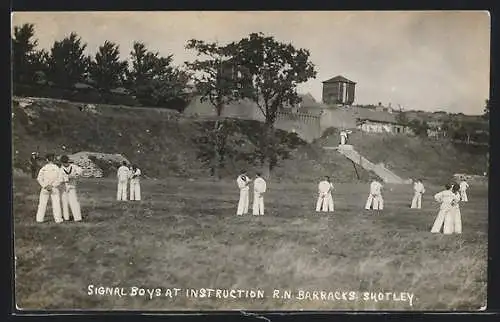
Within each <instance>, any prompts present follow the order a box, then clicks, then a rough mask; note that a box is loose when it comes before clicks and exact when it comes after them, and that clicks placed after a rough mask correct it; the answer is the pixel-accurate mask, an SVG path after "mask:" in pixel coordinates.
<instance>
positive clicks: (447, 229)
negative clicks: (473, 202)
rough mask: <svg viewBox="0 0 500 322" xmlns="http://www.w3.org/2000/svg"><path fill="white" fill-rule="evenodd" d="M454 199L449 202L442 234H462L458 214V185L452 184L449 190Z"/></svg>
mask: <svg viewBox="0 0 500 322" xmlns="http://www.w3.org/2000/svg"><path fill="white" fill-rule="evenodd" d="M451 192H452V193H453V194H454V198H453V199H452V200H451V207H450V209H449V210H448V212H447V213H446V214H445V217H444V228H443V234H445V235H450V234H453V233H455V234H461V233H462V215H461V214H460V199H461V196H460V185H458V184H454V185H453V187H452V188H451Z"/></svg>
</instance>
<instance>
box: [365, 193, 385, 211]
mask: <svg viewBox="0 0 500 322" xmlns="http://www.w3.org/2000/svg"><path fill="white" fill-rule="evenodd" d="M372 207H373V209H374V210H383V209H384V198H382V195H372V194H370V195H369V196H368V199H367V200H366V204H365V209H366V210H370V208H372Z"/></svg>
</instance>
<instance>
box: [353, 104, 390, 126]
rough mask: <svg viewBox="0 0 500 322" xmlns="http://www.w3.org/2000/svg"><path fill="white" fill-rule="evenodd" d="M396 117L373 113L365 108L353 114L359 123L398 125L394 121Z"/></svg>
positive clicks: (388, 114)
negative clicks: (370, 122)
mask: <svg viewBox="0 0 500 322" xmlns="http://www.w3.org/2000/svg"><path fill="white" fill-rule="evenodd" d="M396 115H397V114H392V113H388V112H381V111H375V110H372V109H367V108H358V109H356V111H355V112H354V117H355V118H356V119H358V120H360V121H372V122H378V123H391V124H399V122H398V121H397V120H396Z"/></svg>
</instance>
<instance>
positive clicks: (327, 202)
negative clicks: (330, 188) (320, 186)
mask: <svg viewBox="0 0 500 322" xmlns="http://www.w3.org/2000/svg"><path fill="white" fill-rule="evenodd" d="M333 210H334V206H333V197H332V194H330V193H328V194H326V195H325V196H321V195H320V196H319V197H318V201H317V202H316V211H317V212H319V211H322V212H333Z"/></svg>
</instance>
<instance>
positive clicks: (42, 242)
mask: <svg viewBox="0 0 500 322" xmlns="http://www.w3.org/2000/svg"><path fill="white" fill-rule="evenodd" d="M234 188H235V183H234V182H220V183H214V182H208V181H206V182H201V181H186V180H183V179H176V178H172V179H168V180H163V181H144V182H143V184H142V190H143V194H144V200H143V201H142V202H140V203H118V202H117V201H115V200H114V199H115V182H114V181H113V180H109V179H89V180H86V181H84V182H82V183H81V189H80V195H79V197H80V200H81V205H82V209H83V215H84V222H82V223H79V224H77V223H74V222H68V223H63V224H61V225H56V224H54V222H53V219H52V217H51V210H50V207H49V210H48V213H47V214H48V216H47V222H46V223H43V224H36V223H35V222H34V216H35V211H36V204H37V198H38V187H37V185H36V183H35V182H33V181H32V180H31V179H27V178H15V180H14V223H15V254H16V258H17V259H16V303H17V306H18V307H19V308H22V309H138V310H152V309H156V310H158V309H160V310H230V309H247V310H248V309H250V310H301V309H303V310H344V309H345V310H351V309H353V310H379V309H386V310H449V309H451V310H455V309H460V310H477V309H479V308H480V307H481V306H482V305H484V304H485V303H486V260H487V233H486V232H487V191H486V188H484V187H475V186H473V187H472V188H471V192H470V202H469V203H468V204H466V205H464V206H463V207H462V208H463V209H462V217H463V225H464V233H463V234H462V235H460V236H443V235H433V234H430V233H429V232H428V231H429V230H430V226H431V225H432V222H433V220H434V217H435V215H436V206H437V205H436V204H434V203H432V202H431V201H430V196H431V195H432V194H434V193H435V192H437V189H438V188H433V187H427V189H428V193H427V195H426V196H425V198H424V208H423V209H422V210H420V211H411V210H410V209H408V204H409V201H410V198H411V187H409V186H404V187H394V189H393V191H392V192H390V191H387V192H386V194H385V199H386V210H385V211H384V212H383V213H382V214H380V215H374V214H370V213H367V212H365V211H363V210H362V209H363V205H364V202H365V199H366V197H367V196H366V193H367V190H368V187H367V185H359V184H343V185H338V187H337V192H336V193H335V196H334V198H335V203H336V204H335V206H336V211H335V213H334V214H330V215H327V214H315V213H314V211H312V210H313V206H314V203H315V200H314V198H315V186H311V185H305V184H302V185H301V184H286V183H280V184H274V183H270V184H269V192H268V194H267V195H266V210H267V213H266V215H265V216H263V217H253V216H245V217H236V216H235V205H236V202H237V198H238V193H237V192H236V191H235V189H234ZM388 188H390V187H388ZM89 284H93V285H96V286H108V287H111V286H116V287H124V288H127V289H128V288H130V287H133V286H137V287H144V288H162V289H163V290H165V289H166V288H180V289H186V288H233V289H254V290H256V289H262V290H265V292H266V293H265V294H266V295H265V298H264V299H247V300H243V299H227V300H224V299H202V298H198V299H195V298H186V297H185V296H178V297H173V298H170V297H165V296H161V297H153V298H149V297H148V296H147V294H146V295H145V296H135V297H130V296H123V297H119V296H96V295H93V296H90V295H88V294H87V287H88V285H89ZM273 289H281V290H290V291H291V292H293V294H297V292H298V291H299V290H310V291H314V290H318V291H321V290H324V291H351V290H352V291H355V292H363V291H373V292H377V291H384V292H410V293H413V294H414V299H413V303H412V304H413V305H412V306H410V304H409V303H408V302H394V301H380V302H375V301H364V300H362V298H358V299H357V300H354V301H346V300H334V301H321V300H298V299H296V298H292V299H273V298H272V296H271V295H272V290H273Z"/></svg>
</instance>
